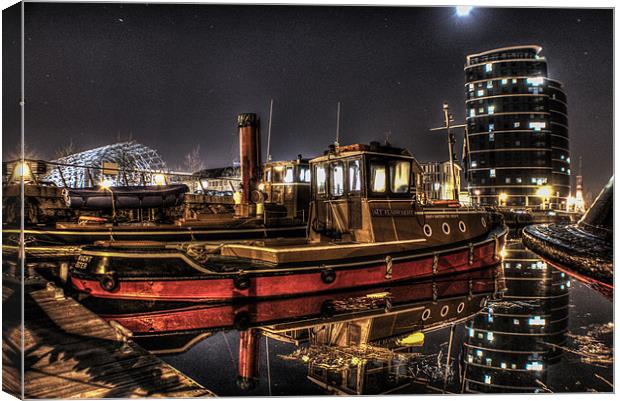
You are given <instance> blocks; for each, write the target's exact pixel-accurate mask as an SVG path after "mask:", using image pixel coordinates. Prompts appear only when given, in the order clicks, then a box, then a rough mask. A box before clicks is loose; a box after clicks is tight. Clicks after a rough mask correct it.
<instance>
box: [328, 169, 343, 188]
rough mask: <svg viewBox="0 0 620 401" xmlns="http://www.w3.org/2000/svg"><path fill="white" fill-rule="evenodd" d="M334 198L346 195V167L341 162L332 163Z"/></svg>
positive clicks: (331, 174) (331, 179)
mask: <svg viewBox="0 0 620 401" xmlns="http://www.w3.org/2000/svg"><path fill="white" fill-rule="evenodd" d="M329 174H330V177H329V178H330V182H331V188H330V191H329V192H330V193H331V195H332V196H342V194H344V165H343V164H342V163H341V162H337V163H332V164H331V166H330V169H329Z"/></svg>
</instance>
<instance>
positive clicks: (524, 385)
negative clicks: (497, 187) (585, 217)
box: [462, 240, 570, 393]
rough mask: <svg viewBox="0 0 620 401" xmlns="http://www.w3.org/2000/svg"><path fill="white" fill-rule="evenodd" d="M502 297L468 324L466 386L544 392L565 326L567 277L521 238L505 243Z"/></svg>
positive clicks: (476, 389) (482, 389) (477, 389)
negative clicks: (504, 287)
mask: <svg viewBox="0 0 620 401" xmlns="http://www.w3.org/2000/svg"><path fill="white" fill-rule="evenodd" d="M504 274H505V280H506V287H507V290H506V292H505V293H504V296H503V299H502V300H500V301H496V302H491V303H489V306H488V307H487V308H485V309H484V310H483V311H481V312H480V313H479V314H478V315H477V316H476V317H475V318H474V319H473V320H472V321H470V322H468V323H467V324H466V335H465V339H464V344H463V345H464V350H463V351H464V352H463V359H464V360H463V362H464V365H465V369H464V377H463V382H462V386H463V387H462V389H463V390H464V391H465V392H484V393H488V392H511V393H525V392H546V391H549V390H548V388H547V386H546V384H545V383H547V380H546V376H547V373H548V368H549V366H550V365H554V364H556V363H557V362H558V361H559V360H560V357H561V356H562V349H561V348H560V347H557V346H563V345H564V344H565V343H566V333H567V331H568V308H569V288H570V280H569V278H568V276H567V275H565V273H562V272H560V271H558V270H556V269H553V268H552V267H551V266H550V265H547V263H545V262H543V261H542V260H541V259H540V258H539V257H537V255H536V254H534V253H533V252H531V251H529V250H527V249H525V248H524V246H523V244H522V243H521V241H520V240H513V241H511V242H509V243H508V244H507V246H506V255H505V259H504Z"/></svg>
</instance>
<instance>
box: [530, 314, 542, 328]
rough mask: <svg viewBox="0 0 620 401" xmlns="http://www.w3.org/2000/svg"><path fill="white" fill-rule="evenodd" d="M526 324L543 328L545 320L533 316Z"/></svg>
mask: <svg viewBox="0 0 620 401" xmlns="http://www.w3.org/2000/svg"><path fill="white" fill-rule="evenodd" d="M527 322H528V324H529V325H530V326H544V325H545V324H546V320H545V319H543V318H541V317H540V316H533V317H531V318H530V319H529V320H528V321H527Z"/></svg>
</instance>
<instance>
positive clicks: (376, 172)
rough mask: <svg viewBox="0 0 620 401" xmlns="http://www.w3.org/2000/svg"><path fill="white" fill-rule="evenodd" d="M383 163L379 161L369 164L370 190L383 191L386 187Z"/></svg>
mask: <svg viewBox="0 0 620 401" xmlns="http://www.w3.org/2000/svg"><path fill="white" fill-rule="evenodd" d="M386 179H387V177H386V171H385V165H384V164H379V163H371V164H370V180H371V182H370V188H371V189H372V192H377V193H383V192H385V189H386Z"/></svg>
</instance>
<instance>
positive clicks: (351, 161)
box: [310, 143, 422, 200]
mask: <svg viewBox="0 0 620 401" xmlns="http://www.w3.org/2000/svg"><path fill="white" fill-rule="evenodd" d="M310 166H311V169H312V170H311V171H312V174H313V177H314V179H313V180H312V199H313V200H327V199H330V200H337V199H348V198H352V197H360V198H366V199H411V198H412V197H415V196H416V194H420V193H421V192H422V188H421V184H422V168H421V167H420V165H419V163H418V162H417V160H416V159H415V158H414V157H413V156H412V155H411V154H410V153H409V152H408V151H407V150H405V149H400V148H394V147H391V146H389V145H386V146H381V145H379V144H378V143H371V144H370V145H362V144H356V145H348V146H340V147H337V148H336V147H333V148H331V149H330V150H329V151H327V152H326V154H325V155H324V156H321V157H317V158H315V159H313V160H311V161H310Z"/></svg>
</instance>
